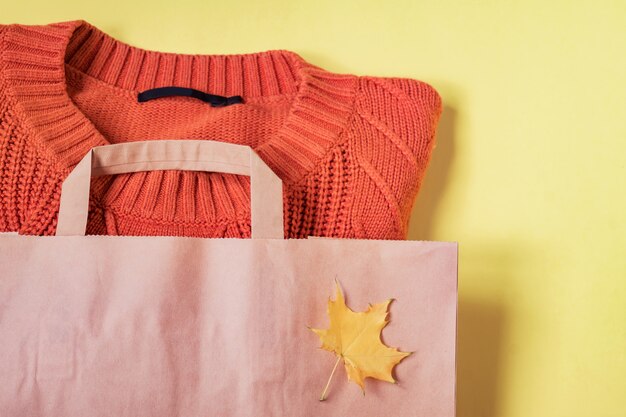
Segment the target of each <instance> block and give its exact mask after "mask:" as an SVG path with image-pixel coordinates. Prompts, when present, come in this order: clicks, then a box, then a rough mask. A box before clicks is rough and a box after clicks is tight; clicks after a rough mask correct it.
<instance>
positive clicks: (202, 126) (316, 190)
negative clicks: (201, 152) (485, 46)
mask: <svg viewBox="0 0 626 417" xmlns="http://www.w3.org/2000/svg"><path fill="white" fill-rule="evenodd" d="M163 86H181V87H189V88H195V89H198V90H201V91H204V92H207V93H210V94H217V95H224V96H234V95H241V96H242V97H243V99H244V103H243V104H235V105H230V106H226V107H211V106H210V105H208V104H207V103H204V102H202V101H200V100H197V99H195V98H192V97H182V96H172V97H166V98H159V99H155V100H150V101H147V102H143V103H140V102H138V100H137V94H138V93H139V92H141V91H144V90H147V89H151V88H156V87H163ZM441 111H442V103H441V98H440V96H439V94H438V93H437V91H436V90H435V89H434V88H433V87H432V86H431V85H429V84H427V83H425V82H422V81H419V80H414V79H410V78H402V77H375V76H365V75H353V74H338V73H334V72H330V71H327V70H325V69H323V68H320V67H318V66H316V65H313V64H311V63H309V62H307V61H306V60H304V59H303V58H302V57H301V56H300V55H298V54H297V53H295V52H292V51H288V50H268V51H264V52H256V53H246V54H230V55H198V54H181V53H171V52H161V51H155V50H147V49H142V48H139V47H135V46H131V45H129V44H127V43H124V42H122V41H120V40H118V39H115V38H114V37H112V36H111V35H109V34H107V33H106V32H104V31H103V30H101V29H99V28H97V27H96V26H94V25H93V24H91V23H89V22H87V21H85V20H82V19H79V20H71V21H63V22H55V23H50V24H41V25H25V24H19V23H9V24H4V25H0V232H10V231H13V232H17V233H19V234H24V235H52V234H54V232H55V229H56V221H57V215H58V208H59V197H60V193H61V184H62V182H63V180H64V179H65V177H66V176H67V175H68V174H69V172H70V171H71V170H72V168H73V167H74V166H75V165H76V164H77V163H78V162H79V161H80V159H81V158H82V157H83V156H84V155H85V154H86V152H87V151H88V150H89V149H91V148H92V147H94V146H99V145H106V144H110V143H120V142H125V141H137V140H153V139H204V140H216V141H223V142H230V143H237V144H243V145H248V146H251V147H252V148H253V149H254V150H255V151H256V152H257V153H258V154H259V156H260V157H261V158H262V159H263V160H264V161H265V162H266V163H267V164H268V165H269V166H270V168H272V169H273V170H274V172H276V174H277V175H278V176H279V177H280V178H281V179H282V180H283V184H284V193H283V203H284V210H285V211H284V213H285V223H284V226H285V237H287V238H306V237H308V236H326V237H339V238H360V239H399V240H402V239H406V238H407V234H408V230H407V229H408V222H409V217H410V214H411V210H412V207H413V204H414V201H415V198H416V196H417V193H418V190H419V188H420V185H421V183H422V179H423V177H424V173H425V170H426V168H427V166H428V164H429V160H430V157H431V153H432V150H433V147H434V138H435V133H436V128H437V124H438V121H439V118H440V115H441ZM91 185H92V186H91V194H90V211H89V220H88V226H87V234H93V235H143V236H146V235H148V236H155V235H162V236H163V235H169V236H189V237H240V238H245V237H250V201H249V191H250V181H249V178H247V177H244V176H240V175H234V174H221V173H206V172H183V171H174V170H172V171H153V172H137V173H132V174H119V175H113V176H105V177H97V178H94V179H92V184H91ZM416 221H419V219H416Z"/></svg>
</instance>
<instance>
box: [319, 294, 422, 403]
mask: <svg viewBox="0 0 626 417" xmlns="http://www.w3.org/2000/svg"><path fill="white" fill-rule="evenodd" d="M336 286H337V296H336V300H331V299H330V298H329V300H328V308H327V311H328V317H329V318H330V327H329V328H328V329H313V328H311V327H309V326H307V327H308V328H309V329H310V330H312V331H313V332H315V334H317V335H318V336H319V338H320V340H321V341H322V346H321V348H322V349H325V350H328V351H330V352H333V353H335V354H336V355H337V362H335V367H334V368H333V371H332V373H331V375H330V378H328V383H327V384H326V387H325V388H324V391H323V392H322V396H321V397H320V401H324V399H325V398H326V391H327V390H328V387H329V385H330V381H331V379H332V377H333V375H334V373H335V370H336V369H337V365H338V364H339V362H340V361H341V360H342V359H343V362H344V365H345V368H346V372H347V374H348V379H349V380H351V381H354V382H355V383H356V384H358V385H359V386H360V387H361V390H362V391H363V395H365V382H364V380H365V378H368V377H371V378H376V379H380V380H383V381H388V382H392V383H395V382H396V381H395V379H394V378H393V376H392V374H391V372H392V370H393V367H394V366H395V365H397V364H398V363H399V362H400V361H401V360H402V359H404V358H405V357H407V356H409V355H410V354H411V353H413V352H401V351H399V350H398V349H396V348H391V347H389V346H386V345H385V344H384V343H383V342H382V341H381V340H380V333H381V331H382V329H383V328H384V327H385V326H386V325H387V323H389V320H388V319H387V308H388V307H389V303H391V301H392V299H388V300H387V301H384V302H382V303H378V304H374V305H372V304H369V307H368V309H367V310H366V311H363V312H354V311H352V310H351V309H350V307H348V306H347V305H346V301H345V298H344V296H343V293H342V291H341V287H340V286H339V282H336Z"/></svg>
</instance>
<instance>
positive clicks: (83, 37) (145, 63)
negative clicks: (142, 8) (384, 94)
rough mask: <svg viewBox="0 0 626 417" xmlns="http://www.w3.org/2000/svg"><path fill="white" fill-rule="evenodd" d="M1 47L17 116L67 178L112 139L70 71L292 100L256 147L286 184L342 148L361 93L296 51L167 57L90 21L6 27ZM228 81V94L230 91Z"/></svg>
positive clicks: (144, 85)
mask: <svg viewBox="0 0 626 417" xmlns="http://www.w3.org/2000/svg"><path fill="white" fill-rule="evenodd" d="M2 48H3V49H2V51H1V52H2V58H3V61H2V62H3V64H4V69H3V70H4V76H5V79H6V80H7V81H8V87H9V89H10V92H11V94H12V96H13V98H14V100H15V103H16V108H17V111H18V112H20V113H21V114H22V116H23V118H24V120H25V121H26V123H27V126H26V129H28V130H29V131H30V133H31V134H32V135H34V136H35V137H36V139H37V143H36V145H37V146H38V147H39V150H40V152H43V153H44V155H46V156H48V157H50V158H52V159H53V160H54V161H55V162H56V164H57V166H58V168H59V169H61V170H63V171H64V173H65V174H67V173H69V171H70V170H71V169H72V168H73V167H74V166H75V165H76V164H77V163H78V162H79V161H80V159H81V158H82V157H83V156H84V155H85V154H86V153H87V151H89V149H91V148H92V147H94V146H100V145H106V144H109V143H110V142H109V141H108V140H107V138H106V137H104V136H103V135H102V133H100V132H99V131H98V130H97V128H96V127H95V125H94V124H93V123H92V122H91V121H90V120H89V118H88V117H87V116H86V115H85V114H84V113H82V112H81V110H80V109H79V108H78V107H77V106H76V105H75V104H74V102H73V101H72V99H71V97H70V96H69V94H68V91H67V78H66V77H67V72H66V66H69V67H71V68H72V69H73V70H77V71H80V72H82V73H84V74H86V75H88V76H90V77H92V78H94V79H95V80H96V81H98V82H102V83H105V84H108V85H109V86H114V87H117V88H122V89H126V90H131V91H133V92H139V91H142V90H146V89H150V88H156V87H161V86H166V85H179V86H184V87H192V88H198V89H201V90H203V91H207V92H210V93H212V94H221V95H243V96H244V99H245V97H271V96H276V95H281V94H292V95H294V99H293V102H292V106H291V108H290V110H289V112H288V116H287V118H286V120H285V121H284V123H283V125H282V127H281V128H280V129H279V130H278V132H277V133H276V134H274V135H273V136H271V137H270V138H269V139H267V140H266V141H264V142H263V143H261V144H259V146H258V147H256V148H254V150H255V151H256V152H257V153H258V154H259V156H260V157H261V158H262V159H263V160H264V161H265V162H266V163H267V164H268V165H269V166H270V167H271V168H272V169H273V170H274V171H275V172H276V173H277V175H279V176H280V177H281V178H282V179H283V181H285V182H286V183H295V182H297V181H299V180H300V179H301V178H302V177H303V176H305V175H306V174H307V173H308V172H309V171H311V170H312V169H313V168H314V167H315V166H316V165H317V164H318V162H319V160H320V159H321V158H322V157H324V156H325V154H326V152H327V151H328V150H329V149H330V148H332V147H333V145H335V144H336V143H337V139H338V137H339V135H340V133H341V132H342V130H343V129H344V128H345V125H346V123H347V121H348V118H349V116H350V114H351V113H352V108H353V105H354V96H355V92H356V88H357V77H356V76H354V75H351V74H336V73H332V72H329V71H326V70H324V69H323V68H320V67H318V66H315V65H313V64H311V63H309V62H307V61H306V60H304V59H303V58H302V57H301V56H300V55H298V54H297V53H295V52H293V51H289V50H285V49H274V50H267V51H263V52H252V53H244V54H227V55H224V54H221V55H209V54H188V53H186V54H183V53H175V52H163V51H158V50H153V49H145V48H141V47H137V46H133V45H130V44H128V43H126V42H123V41H121V40H119V39H117V38H115V37H113V36H112V35H110V34H108V33H106V32H105V31H103V30H102V29H100V28H98V27H97V26H95V25H94V24H92V23H90V22H87V21H86V20H83V19H78V20H70V21H63V22H56V23H50V24H46V25H24V24H17V23H15V24H11V25H8V27H7V28H6V31H5V39H4V42H2ZM244 74H245V75H244ZM233 77H235V78H233ZM226 79H229V80H230V81H231V82H230V83H228V85H230V86H231V87H229V89H230V90H231V91H225V89H224V88H223V86H224V85H226V83H225V82H224V81H225V80H226ZM235 80H236V82H233V81H235ZM233 85H234V87H232V86H233ZM220 86H222V90H220ZM210 87H212V88H211V89H210V91H209V90H207V89H208V88H210ZM216 140H219V139H216Z"/></svg>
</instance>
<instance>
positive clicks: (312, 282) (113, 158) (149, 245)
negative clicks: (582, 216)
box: [0, 140, 457, 417]
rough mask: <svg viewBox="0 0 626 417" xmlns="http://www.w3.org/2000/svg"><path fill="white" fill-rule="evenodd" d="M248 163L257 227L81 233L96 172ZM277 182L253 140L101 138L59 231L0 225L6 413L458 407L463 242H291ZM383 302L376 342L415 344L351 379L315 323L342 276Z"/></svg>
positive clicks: (65, 206)
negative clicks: (28, 231)
mask: <svg viewBox="0 0 626 417" xmlns="http://www.w3.org/2000/svg"><path fill="white" fill-rule="evenodd" d="M157 169H161V170H163V169H184V170H197V171H214V172H224V173H234V174H240V175H249V176H250V179H251V208H252V219H251V221H252V239H200V238H186V237H143V236H141V237H133V236H90V235H88V236H85V226H86V222H87V208H88V201H89V183H90V178H91V176H92V175H110V174H117V173H122V172H136V171H142V170H157ZM282 201H283V199H282V183H281V181H280V179H279V178H278V177H277V176H276V175H275V174H274V173H273V172H272V171H271V170H270V169H269V168H268V166H267V165H266V164H265V163H264V162H263V161H262V160H261V159H260V158H259V157H258V155H257V154H256V153H254V152H253V151H252V150H251V148H249V147H246V146H241V145H233V144H227V143H222V142H212V141H196V140H183V141H181V140H162V141H142V142H130V143H124V144H115V145H108V146H103V147H97V148H93V149H92V150H91V151H90V152H89V154H87V155H86V156H85V158H84V159H83V160H82V161H81V162H80V163H79V164H78V165H77V166H76V168H75V169H74V170H73V171H72V173H71V174H70V175H69V176H68V178H67V179H66V181H65V182H64V184H63V192H62V196H61V207H60V211H59V222H58V228H57V234H56V236H47V237H44V236H21V235H18V236H14V235H4V236H0V415H1V416H3V417H13V416H19V417H37V416H63V417H73V416H80V417H87V416H88V417H100V416H102V417H104V416H107V417H113V416H115V417H131V416H132V417H138V416H152V417H155V416H164V417H165V416H168V417H173V416H194V417H197V416H221V417H228V416H290V417H291V416H311V417H322V416H336V417H346V416H372V417H385V416H389V417H404V416H407V417H408V416H424V417H426V416H428V417H433V416H437V417H453V416H454V414H455V337H456V315H457V245H456V243H453V242H425V241H387V240H356V239H332V238H315V239H284V234H283V212H282V210H283V206H282V204H283V203H282ZM337 282H338V283H339V284H340V286H341V289H342V290H343V293H344V295H345V299H346V304H347V305H348V307H350V308H351V309H352V310H354V311H365V310H366V309H367V307H368V305H369V304H370V303H371V304H374V303H379V302H382V301H384V300H387V299H389V298H393V299H394V301H393V302H392V303H391V304H390V306H389V310H388V312H389V316H388V318H389V320H390V321H389V323H388V324H387V326H386V327H384V329H383V330H382V333H381V340H382V341H383V343H385V344H386V345H388V346H392V347H396V348H398V349H399V350H401V351H405V352H409V351H410V352H414V353H413V354H411V355H410V356H408V357H406V358H404V359H403V360H402V361H401V362H400V363H399V364H397V365H396V366H395V368H394V369H393V375H394V377H395V379H396V381H397V382H396V383H390V382H386V381H381V380H378V379H374V378H367V379H366V380H365V391H364V394H363V392H362V391H361V388H360V387H359V386H358V385H356V384H355V383H354V382H352V381H349V380H348V379H347V376H346V370H345V369H344V365H343V364H341V366H339V367H338V368H337V371H336V374H335V375H334V377H333V379H332V381H331V383H330V385H329V387H328V391H327V398H326V400H325V401H319V398H320V393H321V391H322V389H323V388H324V386H325V384H326V383H327V381H328V378H329V375H330V373H331V371H332V369H333V365H334V364H335V363H336V358H337V357H336V356H335V354H333V353H331V352H329V351H326V350H323V349H320V345H321V344H320V339H319V338H318V336H317V335H316V334H315V333H314V332H312V331H311V330H310V329H309V328H308V327H309V326H310V327H314V328H328V324H329V318H328V315H327V304H328V300H329V299H335V298H336V294H335V290H336V285H337V284H336V283H337Z"/></svg>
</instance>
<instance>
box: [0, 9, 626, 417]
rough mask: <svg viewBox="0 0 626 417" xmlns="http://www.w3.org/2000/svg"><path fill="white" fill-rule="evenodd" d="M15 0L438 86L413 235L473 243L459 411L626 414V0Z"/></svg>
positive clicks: (157, 39) (140, 39) (223, 47)
mask: <svg viewBox="0 0 626 417" xmlns="http://www.w3.org/2000/svg"><path fill="white" fill-rule="evenodd" d="M3 3H4V4H3V5H2V12H1V17H0V22H1V23H5V24H6V23H14V22H19V23H33V24H40V23H50V22H54V21H61V20H71V19H74V18H81V19H85V20H88V21H90V22H92V23H94V24H95V25H96V26H98V27H99V28H101V29H103V30H104V31H106V32H107V33H109V34H111V35H113V36H114V37H116V38H117V39H120V40H123V41H125V42H127V43H130V44H132V45H136V46H140V47H143V48H147V49H155V50H160V51H168V52H180V53H202V54H210V53H238V52H257V51H263V50H267V49H291V50H293V51H295V52H297V53H299V54H300V55H302V56H303V57H304V58H305V59H307V60H308V61H309V62H312V63H314V64H316V65H319V66H323V67H325V68H327V69H329V70H332V71H336V72H349V73H353V74H361V75H381V76H406V77H412V78H418V79H421V80H424V81H427V82H429V83H431V84H432V85H433V86H435V87H436V88H437V89H438V91H439V92H440V93H441V95H442V97H443V101H444V104H445V110H444V113H443V116H442V120H441V123H440V126H439V134H438V146H437V148H436V149H435V153H434V157H433V160H432V163H431V166H430V167H429V171H428V173H427V176H426V179H425V183H424V187H423V189H422V191H421V192H420V195H419V196H418V198H417V202H416V206H415V210H414V213H413V217H412V222H411V234H410V238H412V239H428V240H455V241H459V242H460V300H459V348H458V410H459V411H458V415H459V416H461V417H464V416H476V417H481V416H484V417H495V416H507V417H508V416H510V417H540V416H549V417H556V416H565V417H576V416H585V417H587V416H588V417H596V416H626V356H625V349H626V307H625V303H626V279H625V278H626V277H625V272H626V238H625V235H626V227H625V220H624V212H625V209H626V204H625V203H626V198H625V197H624V195H625V191H626V186H625V179H624V177H625V175H626V169H625V159H626V145H625V142H626V81H625V77H626V58H625V56H626V1H623V0H616V1H602V0H596V1H580V0H567V1H562V0H559V1H555V0H524V1H522V0H519V1H504V0H502V1H495V0H491V1H487V0H483V1H479V0H473V1H457V2H454V1H448V0H440V1H428V2H426V1H417V0H402V1H398V0H396V1H386V2H383V1H338V0H334V1H320V0H316V1H296V0H291V1H278V0H275V1H265V2H263V1H258V0H257V1H236V0H223V1H208V0H198V1H193V2H186V3H185V2H179V3H177V4H174V2H171V3H168V2H159V1H154V0H152V1H141V2H115V1H110V0H107V1H101V2H92V1H71V2H70V1H66V2H62V1H55V2H52V1H39V2H28V1H19V2H17V1H13V2H10V4H9V2H8V1H7V0H3ZM124 3H127V4H124Z"/></svg>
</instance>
